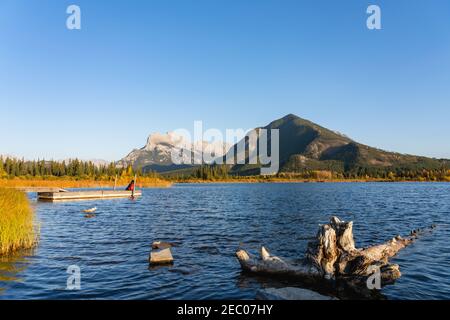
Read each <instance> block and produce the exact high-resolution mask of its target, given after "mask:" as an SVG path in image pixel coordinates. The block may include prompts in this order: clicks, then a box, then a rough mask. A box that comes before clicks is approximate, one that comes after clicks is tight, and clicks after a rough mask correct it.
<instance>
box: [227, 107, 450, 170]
mask: <svg viewBox="0 0 450 320" xmlns="http://www.w3.org/2000/svg"><path fill="white" fill-rule="evenodd" d="M263 128H264V129H269V130H270V129H278V130H279V135H280V141H279V146H280V172H293V173H295V172H303V171H305V170H329V171H333V172H340V173H355V174H359V175H360V174H364V172H366V173H367V174H376V173H381V172H383V171H387V170H394V171H395V170H420V169H433V170H435V169H440V168H443V167H445V168H449V164H450V161H449V160H446V159H434V158H427V157H421V156H414V155H407V154H400V153H395V152H388V151H384V150H380V149H377V148H373V147H370V146H367V145H364V144H361V143H358V142H356V141H354V140H352V139H351V138H349V137H347V136H345V135H343V134H341V133H339V132H336V131H332V130H329V129H327V128H324V127H322V126H320V125H318V124H316V123H313V122H311V121H309V120H305V119H302V118H300V117H298V116H296V115H293V114H289V115H287V116H285V117H283V118H281V119H278V120H275V121H273V122H271V123H270V124H268V125H267V126H265V127H263ZM256 169H257V166H256V167H255V166H254V165H253V166H252V165H236V166H234V167H233V169H232V172H234V173H238V174H255V173H256V172H257V170H256Z"/></svg>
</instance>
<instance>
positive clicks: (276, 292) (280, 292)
mask: <svg viewBox="0 0 450 320" xmlns="http://www.w3.org/2000/svg"><path fill="white" fill-rule="evenodd" d="M256 299H260V300H337V299H336V298H333V297H328V296H324V295H321V294H320V293H317V292H315V291H312V290H308V289H303V288H294V287H286V288H278V289H277V288H267V289H262V290H259V291H258V292H257V294H256Z"/></svg>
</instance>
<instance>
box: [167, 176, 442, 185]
mask: <svg viewBox="0 0 450 320" xmlns="http://www.w3.org/2000/svg"><path fill="white" fill-rule="evenodd" d="M173 182H174V183H198V184H202V183H350V182H358V183H370V182H386V183H395V182H450V181H425V180H389V179H325V180H320V179H285V178H253V177H252V178H233V179H210V180H200V179H178V180H173Z"/></svg>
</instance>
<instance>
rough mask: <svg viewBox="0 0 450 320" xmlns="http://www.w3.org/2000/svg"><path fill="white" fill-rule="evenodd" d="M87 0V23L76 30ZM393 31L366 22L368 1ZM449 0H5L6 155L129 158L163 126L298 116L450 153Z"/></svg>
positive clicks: (1, 47) (422, 151)
mask: <svg viewBox="0 0 450 320" xmlns="http://www.w3.org/2000/svg"><path fill="white" fill-rule="evenodd" d="M70 4H77V5H79V6H80V7H81V12H82V29H81V30H72V31H70V30H68V29H67V28H66V18H67V16H68V15H67V14H66V8H67V6H68V5H70ZM370 4H377V5H379V6H380V7H381V10H382V30H377V31H371V30H368V29H367V28H366V19H367V14H366V8H367V7H368V5H370ZM449 87H450V2H448V1H445V0H441V1H440V0H432V1H425V0H414V1H404V0H396V1H378V0H373V1H359V0H353V1H317V0H316V1H299V0H292V1H288V0H279V1H275V0H273V1H267V0H258V1H256V0H239V1H238V0H228V1H225V0H195V1H194V0H192V1H182V0H178V1H176V0H159V1H154V0H150V1H137V0H135V1H133V0H131V1H123V0H110V1H106V0H104V1H99V0H96V1H93V0H89V1H85V0H72V1H62V0H60V1H52V0H47V1H44V0H40V1H25V0H2V1H1V2H0V111H1V119H2V120H1V121H0V137H1V138H0V154H2V153H3V154H5V153H6V154H15V155H18V156H24V157H26V158H38V157H39V158H43V157H45V158H46V159H50V158H53V159H62V158H66V157H74V156H77V157H80V158H84V159H89V158H102V159H107V160H116V159H119V158H121V157H123V156H124V155H125V154H127V153H128V152H129V151H130V150H131V149H132V148H135V147H141V146H142V145H144V144H145V140H146V138H147V136H148V134H149V133H151V132H156V131H159V132H167V131H170V130H173V129H177V128H187V129H191V130H193V122H194V120H202V121H203V122H204V126H205V127H206V128H219V129H221V130H224V129H225V128H245V129H248V128H251V127H255V126H262V125H266V124H268V123H269V122H270V121H272V120H274V119H277V118H279V117H282V116H284V115H286V114H288V113H294V114H296V115H298V116H300V117H303V118H306V119H309V120H311V121H314V122H316V123H318V124H320V125H323V126H325V127H328V128H330V129H333V130H338V131H340V132H343V133H345V134H347V135H349V136H350V137H352V138H353V139H355V140H357V141H359V142H362V143H365V144H368V145H371V146H375V147H379V148H383V149H386V150H392V151H398V152H403V153H412V154H419V155H427V156H433V157H447V158H450V146H449V140H450V139H449V138H450V126H449V119H450V90H449V89H450V88H449Z"/></svg>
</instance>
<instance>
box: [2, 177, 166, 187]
mask: <svg viewBox="0 0 450 320" xmlns="http://www.w3.org/2000/svg"><path fill="white" fill-rule="evenodd" d="M131 179H132V177H120V178H119V179H118V180H117V187H120V186H127V185H128V183H129V182H130V181H131ZM114 182H115V181H114V179H113V178H111V179H104V180H94V179H76V178H71V177H61V178H57V177H48V178H13V179H0V188H1V187H5V188H27V187H44V188H102V187H113V186H114ZM137 184H138V187H140V188H151V187H155V188H156V187H158V188H164V187H170V186H171V185H172V183H171V182H170V181H167V180H164V179H160V178H153V177H138V179H137Z"/></svg>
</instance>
